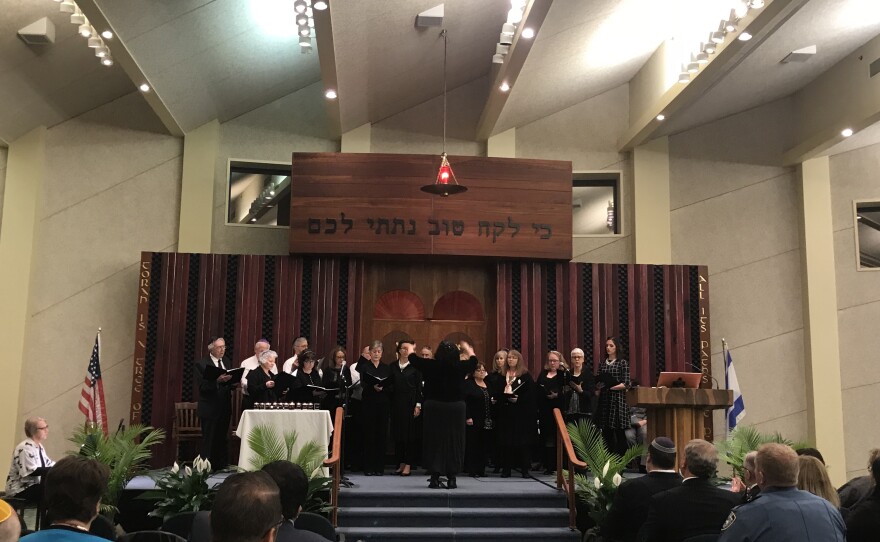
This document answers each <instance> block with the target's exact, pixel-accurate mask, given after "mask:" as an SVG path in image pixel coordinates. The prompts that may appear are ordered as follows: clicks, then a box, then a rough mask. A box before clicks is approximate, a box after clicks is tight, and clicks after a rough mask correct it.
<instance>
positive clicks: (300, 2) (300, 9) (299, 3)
mask: <svg viewBox="0 0 880 542" xmlns="http://www.w3.org/2000/svg"><path fill="white" fill-rule="evenodd" d="M308 7H309V6H308V5H307V4H306V2H305V0H296V2H294V3H293V10H294V11H295V12H297V13H305V12H306V9H307V8H308Z"/></svg>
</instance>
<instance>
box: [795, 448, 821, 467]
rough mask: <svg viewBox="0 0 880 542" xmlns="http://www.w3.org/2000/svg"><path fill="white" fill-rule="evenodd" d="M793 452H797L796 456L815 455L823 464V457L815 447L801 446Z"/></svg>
mask: <svg viewBox="0 0 880 542" xmlns="http://www.w3.org/2000/svg"><path fill="white" fill-rule="evenodd" d="M795 453H797V455H798V457H803V456H808V457H815V458H816V459H818V460H819V462H820V463H822V464H823V465H824V464H825V458H824V457H822V454H821V453H820V452H819V450H817V449H816V448H801V449H799V450H795Z"/></svg>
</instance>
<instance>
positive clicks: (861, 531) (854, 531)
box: [846, 450, 880, 542]
mask: <svg viewBox="0 0 880 542" xmlns="http://www.w3.org/2000/svg"><path fill="white" fill-rule="evenodd" d="M874 451H876V450H874ZM868 470H870V471H871V478H873V480H874V491H873V492H872V493H871V494H870V495H869V496H868V497H866V498H865V499H863V500H862V502H860V503H859V504H858V505H856V506H855V507H853V508H852V510H850V513H849V516H848V517H847V518H846V539H847V540H848V541H849V542H875V541H876V540H877V538H878V537H880V457H877V458H875V459H874V461H873V462H872V463H871V465H870V466H869V467H868Z"/></svg>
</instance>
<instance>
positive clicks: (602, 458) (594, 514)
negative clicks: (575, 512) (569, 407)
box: [568, 420, 645, 530]
mask: <svg viewBox="0 0 880 542" xmlns="http://www.w3.org/2000/svg"><path fill="white" fill-rule="evenodd" d="M568 435H569V437H570V438H571V443H572V446H574V449H575V453H576V454H577V456H578V458H579V459H581V460H582V461H583V462H585V463H586V464H587V470H588V471H589V472H590V474H592V479H590V478H588V477H587V476H584V475H583V474H575V476H574V483H575V492H576V493H577V495H578V498H580V499H581V500H582V501H584V502H585V503H586V504H587V508H588V510H589V515H590V518H592V519H593V521H594V522H595V523H596V525H597V526H598V527H599V528H600V530H601V528H602V526H603V525H605V520H606V519H607V517H608V511H609V510H610V509H611V503H612V502H613V501H614V494H615V493H616V492H617V487H618V486H619V485H620V484H621V482H623V477H622V476H621V475H620V473H621V471H623V469H624V468H626V466H627V465H628V464H629V463H630V462H631V461H632V460H633V459H635V458H636V457H639V456H641V455H642V454H643V453H644V451H645V447H644V446H642V445H638V446H633V447H631V448H629V449H628V450H627V451H626V453H625V454H623V455H622V456H621V455H619V454H615V453H612V452H610V451H609V450H608V447H607V446H606V445H605V440H604V439H603V438H602V433H601V432H600V431H599V430H598V429H597V428H596V427H595V426H594V425H593V424H591V423H589V422H586V421H584V420H581V421H579V422H578V423H577V424H568ZM599 465H601V468H600V467H599Z"/></svg>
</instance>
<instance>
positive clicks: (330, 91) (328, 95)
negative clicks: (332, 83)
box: [324, 88, 337, 100]
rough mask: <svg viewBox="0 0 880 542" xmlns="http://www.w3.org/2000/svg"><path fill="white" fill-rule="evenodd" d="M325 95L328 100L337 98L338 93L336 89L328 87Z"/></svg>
mask: <svg viewBox="0 0 880 542" xmlns="http://www.w3.org/2000/svg"><path fill="white" fill-rule="evenodd" d="M324 96H325V97H326V98H327V99H328V100H335V99H336V96H337V94H336V91H335V90H333V89H332V88H328V89H327V92H325V93H324Z"/></svg>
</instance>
